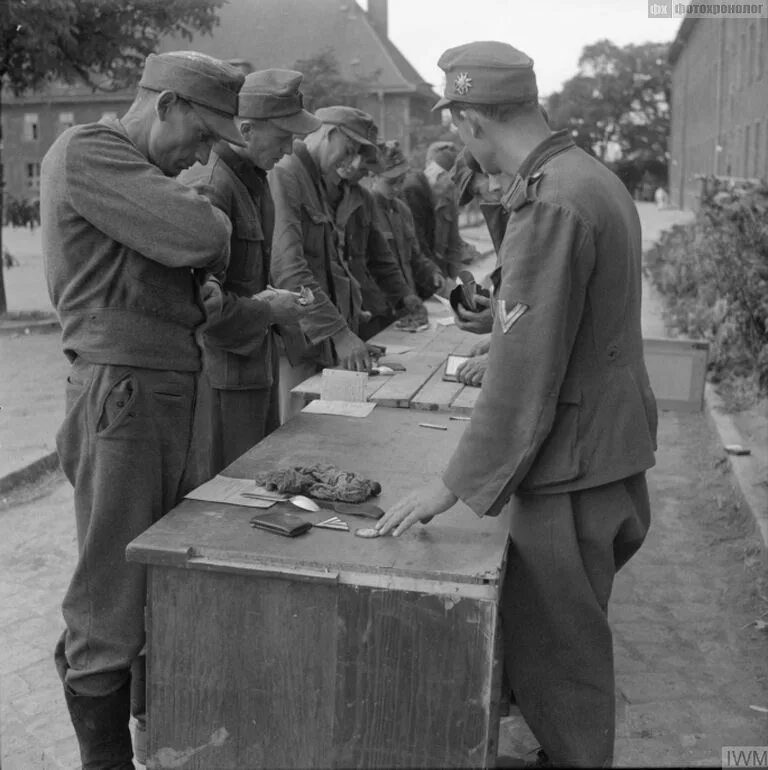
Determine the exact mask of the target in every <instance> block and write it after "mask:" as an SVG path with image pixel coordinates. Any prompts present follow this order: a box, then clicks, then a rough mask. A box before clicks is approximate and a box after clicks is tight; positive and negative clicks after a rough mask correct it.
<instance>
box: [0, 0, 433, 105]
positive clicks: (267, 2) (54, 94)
mask: <svg viewBox="0 0 768 770" xmlns="http://www.w3.org/2000/svg"><path fill="white" fill-rule="evenodd" d="M184 49H187V50H188V49H192V50H196V51H201V52H203V53H207V54H209V55H211V56H216V57H217V58H219V59H228V60H233V59H238V60H242V61H245V62H248V63H250V65H251V66H252V67H253V69H266V68H268V67H282V68H286V69H290V68H292V67H293V66H294V64H295V63H296V62H297V61H299V60H300V59H309V58H312V57H314V56H316V55H318V54H320V53H322V52H323V51H326V50H328V49H330V50H331V51H332V52H333V54H334V56H335V58H336V61H337V63H338V66H339V72H340V74H341V76H342V77H344V78H346V79H348V80H354V79H357V78H359V77H366V76H368V77H374V78H375V79H374V80H373V86H374V88H376V89H377V90H381V91H383V92H384V93H404V94H407V93H411V94H415V95H419V96H423V97H425V98H427V99H429V100H431V101H437V99H438V96H437V94H435V92H434V91H433V90H432V88H431V86H430V84H429V83H427V82H426V81H425V80H424V79H423V78H422V77H421V75H419V73H418V72H417V71H416V70H415V69H414V67H413V66H412V65H411V63H410V62H409V61H408V60H407V59H406V58H405V56H403V54H402V53H401V52H400V51H399V50H398V48H397V47H396V46H395V44H394V43H393V42H392V41H391V40H389V38H388V37H387V36H386V35H384V34H381V33H380V32H379V31H377V30H376V29H375V28H374V26H373V24H372V23H371V21H370V19H369V17H368V14H367V13H366V12H365V11H364V10H363V9H362V8H361V7H360V6H359V5H358V4H357V2H355V0H225V3H224V5H223V6H222V7H221V8H220V9H219V25H218V26H216V27H215V28H214V29H213V32H212V34H210V35H207V34H199V35H195V36H194V37H193V38H192V40H186V39H184V38H175V37H173V36H168V37H165V38H163V40H161V42H160V45H159V47H158V52H163V51H173V50H184ZM133 93H134V89H125V90H122V91H117V92H109V93H108V92H104V91H101V90H100V91H96V92H94V90H93V89H92V88H91V87H90V86H88V85H85V84H83V83H79V84H76V85H66V84H61V83H54V84H52V85H51V86H49V87H48V88H47V89H45V90H44V91H40V92H37V93H32V94H26V95H24V96H22V97H14V96H13V95H12V94H10V93H6V92H3V100H4V101H6V103H13V102H24V103H30V102H36V101H47V100H55V101H57V102H58V101H73V102H74V101H102V100H104V99H108V100H120V101H125V100H126V99H131V98H132V96H133Z"/></svg>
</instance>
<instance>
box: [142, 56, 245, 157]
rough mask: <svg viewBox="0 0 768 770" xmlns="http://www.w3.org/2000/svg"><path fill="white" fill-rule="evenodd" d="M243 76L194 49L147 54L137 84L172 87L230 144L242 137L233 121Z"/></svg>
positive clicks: (240, 139)
mask: <svg viewBox="0 0 768 770" xmlns="http://www.w3.org/2000/svg"><path fill="white" fill-rule="evenodd" d="M244 80H245V76H244V75H243V73H242V72H241V71H240V70H239V69H238V68H237V67H233V66H232V65H231V64H227V63H226V62H223V61H219V59H214V58H213V57H212V56H207V55H206V54H203V53H199V52H198V51H170V52H168V53H161V54H150V55H149V56H148V57H147V60H146V61H145V62H144V72H143V74H142V76H141V81H140V82H139V86H140V87H141V88H146V89H148V90H150V91H173V92H174V93H176V94H178V95H179V96H180V97H181V98H182V99H184V100H185V101H187V102H189V104H190V105H191V106H192V108H193V109H194V110H195V112H196V113H197V115H198V117H199V118H200V120H202V121H203V123H204V124H205V125H206V127H207V128H208V130H209V131H211V132H212V133H214V134H215V135H216V136H219V137H221V138H222V139H226V140H227V141H228V142H232V143H233V144H239V145H243V144H244V143H243V138H242V136H240V132H239V131H238V130H237V127H236V126H235V124H234V122H233V118H234V117H235V115H236V113H237V94H238V92H239V91H240V87H241V86H242V85H243V81H244Z"/></svg>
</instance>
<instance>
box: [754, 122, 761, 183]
mask: <svg viewBox="0 0 768 770" xmlns="http://www.w3.org/2000/svg"><path fill="white" fill-rule="evenodd" d="M752 156H753V161H752V164H753V166H754V172H753V174H752V176H754V177H759V176H760V175H761V174H760V171H761V170H762V167H761V165H760V121H759V120H756V121H755V149H754V150H753V152H752Z"/></svg>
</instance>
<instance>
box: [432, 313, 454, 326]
mask: <svg viewBox="0 0 768 770" xmlns="http://www.w3.org/2000/svg"><path fill="white" fill-rule="evenodd" d="M435 323H436V324H437V325H438V326H453V325H454V324H455V323H456V319H455V318H454V317H453V316H452V315H451V316H446V317H445V318H438V319H437V321H435Z"/></svg>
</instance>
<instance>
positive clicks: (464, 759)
mask: <svg viewBox="0 0 768 770" xmlns="http://www.w3.org/2000/svg"><path fill="white" fill-rule="evenodd" d="M420 420H423V415H421V414H419V412H416V411H413V410H406V409H380V408H376V409H374V411H373V413H372V414H371V415H370V416H369V417H367V418H362V419H360V418H358V419H356V418H350V417H332V416H327V415H311V414H299V415H298V416H297V417H296V418H294V419H293V420H291V421H289V422H288V423H287V424H286V425H284V426H283V427H282V428H280V429H279V430H278V431H276V432H275V433H273V434H272V435H270V436H268V437H267V438H266V439H265V440H264V441H262V442H260V443H259V444H258V445H257V446H255V447H254V448H253V449H251V450H250V451H249V452H247V453H246V454H245V455H243V456H242V457H241V458H240V459H238V460H237V461H236V462H235V463H233V464H232V465H231V466H230V467H229V468H228V469H227V471H226V473H227V474H228V475H232V476H239V477H251V476H253V475H254V474H255V473H256V472H257V471H262V470H267V469H271V468H276V467H280V466H285V465H296V464H303V463H315V462H331V463H333V464H335V465H338V466H340V467H343V468H346V469H349V470H353V471H357V472H359V473H362V474H364V475H366V476H368V477H370V478H374V479H376V480H378V481H379V482H380V483H381V485H382V488H383V491H382V494H381V497H380V500H379V502H380V505H381V507H382V508H384V509H386V508H387V507H388V506H390V505H391V504H392V503H393V502H394V501H395V500H396V499H397V498H399V497H400V496H401V495H402V494H404V493H406V492H408V491H409V490H411V489H414V488H416V487H418V486H419V485H421V484H422V483H424V482H425V481H428V480H430V479H434V478H435V477H436V476H437V475H438V474H439V473H440V471H441V470H442V469H443V467H444V465H445V463H446V461H447V459H448V457H449V456H450V454H451V452H452V451H453V448H454V446H455V444H456V442H457V441H458V439H459V437H460V435H461V433H462V431H463V430H464V428H465V426H466V423H463V422H457V421H449V420H447V419H445V420H444V422H445V424H446V426H447V430H446V431H437V430H431V429H426V428H422V427H419V425H418V423H419V421H420ZM258 512H259V511H257V510H255V509H250V508H243V507H239V506H231V505H224V504H215V503H203V502H199V501H192V500H185V501H184V502H182V504H181V505H179V506H178V507H177V508H175V509H174V510H173V511H171V512H170V513H169V514H168V515H167V516H165V517H164V518H163V519H161V520H160V521H159V522H157V523H156V524H155V525H154V526H153V527H151V528H150V529H149V530H147V531H146V532H145V533H144V534H142V535H141V536H140V537H138V538H137V539H136V540H134V541H133V542H132V543H131V544H130V545H129V547H128V558H129V560H132V561H139V562H143V563H145V564H147V565H148V567H149V570H148V574H149V580H148V585H149V593H148V607H147V649H148V653H147V655H148V715H149V756H150V757H153V760H154V762H155V764H154V765H153V767H180V766H182V765H181V764H179V762H180V760H181V759H185V763H184V764H183V767H184V768H185V770H190V769H191V768H200V770H202V769H203V768H205V770H211V768H216V769H217V770H228V769H229V768H240V769H242V770H246V768H247V769H248V770H251V769H253V768H261V767H270V768H274V767H281V768H293V767H305V768H321V767H323V768H324V767H345V768H347V767H355V768H358V767H359V768H396V767H486V766H493V764H494V760H495V755H496V746H497V736H498V693H499V689H500V686H499V685H500V663H499V657H498V654H497V653H498V644H499V634H498V609H497V603H498V596H499V590H500V581H501V578H502V575H503V570H504V564H505V558H506V549H507V532H508V521H507V518H506V517H505V516H504V515H502V516H501V517H499V518H496V519H490V518H486V519H478V518H477V517H476V516H475V515H474V514H473V513H472V512H471V511H469V510H468V509H467V508H466V507H465V506H464V505H463V504H461V503H460V504H457V505H456V506H455V507H454V508H453V509H452V510H451V511H449V512H447V513H446V514H443V515H442V516H441V517H440V520H439V523H434V524H431V525H428V526H422V525H416V526H415V527H414V528H412V529H411V530H409V531H408V532H407V533H406V534H405V535H403V536H402V537H401V538H399V539H395V538H392V537H386V538H377V539H372V540H366V539H362V538H358V537H355V536H354V535H353V534H352V532H349V533H344V532H336V531H331V530H323V529H312V530H310V531H309V533H308V534H306V535H303V536H301V537H298V538H295V539H289V538H284V537H280V536H278V535H273V534H270V533H267V532H263V531H260V530H255V529H253V528H251V527H250V526H249V519H250V518H251V516H253V515H254V514H255V513H258ZM304 515H305V516H306V517H307V518H308V519H310V520H318V517H322V518H325V517H327V516H328V515H330V514H329V513H328V512H327V511H323V512H321V513H320V514H309V513H308V514H304ZM340 518H342V519H345V520H346V521H347V522H348V523H349V525H350V528H351V530H352V531H354V529H355V528H356V527H358V526H369V524H370V520H368V519H363V518H359V517H353V516H340ZM174 763H176V764H174Z"/></svg>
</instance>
